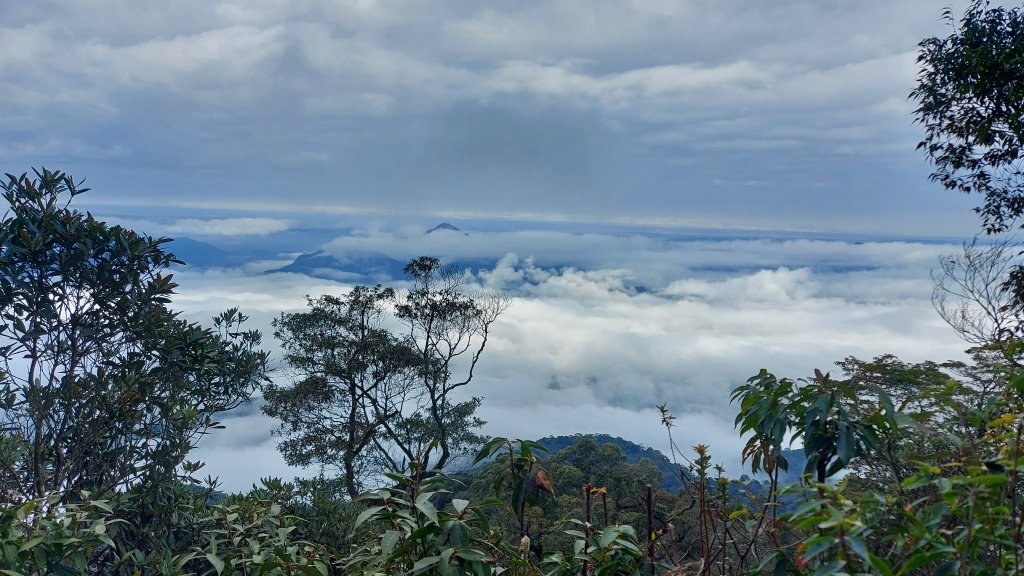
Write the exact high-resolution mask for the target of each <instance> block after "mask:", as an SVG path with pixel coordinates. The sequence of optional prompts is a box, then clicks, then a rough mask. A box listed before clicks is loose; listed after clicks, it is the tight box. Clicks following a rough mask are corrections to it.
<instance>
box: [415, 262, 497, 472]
mask: <svg viewBox="0 0 1024 576" xmlns="http://www.w3.org/2000/svg"><path fill="white" fill-rule="evenodd" d="M404 271H405V273H406V274H407V275H408V276H409V278H410V280H411V286H410V289H409V291H408V292H406V293H405V295H404V297H403V298H402V301H401V302H399V304H398V307H397V310H396V317H397V318H398V320H399V321H400V322H401V323H402V324H404V325H405V328H406V330H407V333H408V335H409V338H410V339H411V341H412V342H413V343H414V346H415V347H416V351H417V353H418V354H419V356H420V358H421V359H422V364H421V366H422V368H423V369H422V370H421V371H420V384H421V386H422V390H423V391H424V403H423V406H422V408H421V411H422V413H423V417H422V418H421V419H420V421H419V424H420V426H421V430H418V431H416V432H417V433H414V434H408V435H407V437H406V439H405V440H404V441H403V442H401V443H399V446H400V448H401V449H402V455H403V457H404V458H405V459H406V462H408V463H409V464H412V463H413V462H415V463H416V465H417V470H416V471H415V474H418V475H422V474H424V473H425V472H426V471H427V470H430V469H438V470H440V469H443V468H444V467H445V466H446V465H447V464H448V463H449V462H450V461H451V459H452V457H454V456H456V455H458V454H460V453H462V452H463V451H465V450H467V449H469V448H470V447H471V446H474V445H476V444H478V443H479V442H481V441H482V440H483V438H481V437H480V436H478V435H477V434H475V433H474V432H473V430H474V429H475V428H479V427H480V426H482V425H483V421H482V420H480V419H479V418H476V417H475V416H474V413H475V412H476V409H477V407H478V406H479V405H480V399H479V398H472V399H470V400H464V401H461V402H456V401H455V397H454V393H455V391H456V390H458V389H459V388H462V387H464V386H467V385H468V384H469V383H470V382H472V380H473V376H474V373H475V370H476V366H477V363H478V362H479V361H480V356H481V354H483V351H484V348H485V347H486V346H487V338H488V336H489V334H490V329H491V325H492V324H493V323H494V321H495V320H497V319H498V316H500V315H501V314H502V313H503V312H504V311H505V310H506V309H507V308H508V304H509V303H508V300H507V299H505V298H504V297H503V296H501V295H498V294H492V295H490V296H486V297H481V298H473V297H470V296H468V295H466V294H465V292H464V284H465V282H466V274H465V272H464V271H460V270H458V269H456V268H454V267H452V266H444V265H442V264H441V262H440V260H438V259H437V258H431V257H428V256H422V257H420V258H416V259H414V260H412V261H411V262H409V264H407V265H406V266H405V268H404Z"/></svg>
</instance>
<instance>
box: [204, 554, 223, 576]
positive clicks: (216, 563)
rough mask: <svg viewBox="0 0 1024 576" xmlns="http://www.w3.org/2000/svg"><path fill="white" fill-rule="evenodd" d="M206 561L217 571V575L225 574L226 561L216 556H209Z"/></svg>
mask: <svg viewBox="0 0 1024 576" xmlns="http://www.w3.org/2000/svg"><path fill="white" fill-rule="evenodd" d="M206 560H207V561H208V562H209V563H210V564H211V565H212V566H213V569H214V570H216V571H217V574H220V573H222V572H224V561H223V560H221V559H220V557H218V556H217V555H216V554H213V553H210V554H207V555H206Z"/></svg>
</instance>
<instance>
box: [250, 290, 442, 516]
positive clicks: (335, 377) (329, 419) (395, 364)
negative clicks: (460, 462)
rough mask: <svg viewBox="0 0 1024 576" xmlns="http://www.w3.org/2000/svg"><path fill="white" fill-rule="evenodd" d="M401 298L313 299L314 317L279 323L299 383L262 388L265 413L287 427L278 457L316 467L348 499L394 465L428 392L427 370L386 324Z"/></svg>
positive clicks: (382, 294)
mask: <svg viewBox="0 0 1024 576" xmlns="http://www.w3.org/2000/svg"><path fill="white" fill-rule="evenodd" d="M395 298H396V296H395V291H394V290H392V289H390V288H383V287H381V286H379V285H378V286H376V287H373V288H368V287H366V286H357V287H355V288H354V289H352V291H351V292H349V293H348V294H347V295H346V296H344V297H342V298H338V297H335V296H330V295H324V296H321V297H320V298H317V299H312V298H309V299H308V302H309V310H308V311H306V312H296V313H290V314H282V315H281V316H280V317H279V318H277V319H276V320H275V321H274V327H275V328H276V331H275V332H274V335H275V336H276V337H277V338H278V339H280V340H281V343H282V346H283V348H284V351H285V356H284V360H285V362H287V364H288V366H289V368H290V369H291V370H292V372H293V373H295V375H296V378H295V380H294V381H293V383H292V384H291V385H289V386H279V385H276V384H270V385H268V386H266V387H265V388H264V391H263V397H264V399H265V401H266V402H265V404H264V406H263V412H264V413H266V414H267V415H268V416H271V417H273V418H277V419H279V420H281V421H282V422H281V425H280V427H279V428H278V429H277V430H276V431H275V434H276V435H278V436H281V437H282V438H283V440H282V441H281V442H280V443H279V444H278V450H280V452H281V454H282V455H283V456H284V457H285V461H286V462H288V463H289V464H291V465H293V466H309V465H311V464H317V465H319V466H320V468H321V470H322V471H323V470H325V469H331V470H332V471H333V472H335V473H337V474H339V475H340V478H341V480H342V481H343V483H344V486H345V491H346V493H347V494H348V496H349V498H355V497H356V496H358V495H359V493H361V492H362V490H363V488H364V486H365V485H366V483H367V482H369V481H372V480H373V478H374V476H375V475H378V474H379V473H380V472H381V469H383V470H387V471H395V470H393V468H395V467H396V466H397V465H396V464H394V463H389V459H390V457H391V452H392V451H393V449H394V446H395V443H396V442H399V441H400V438H401V436H402V434H404V433H405V432H406V430H407V429H408V428H409V427H410V424H409V423H408V422H407V418H414V417H415V414H412V415H410V414H406V413H403V408H404V407H405V406H408V405H410V404H414V403H415V402H416V401H417V399H418V397H420V396H422V394H423V392H422V390H420V389H419V388H418V387H417V386H416V384H417V381H418V375H419V372H420V371H421V370H424V368H423V366H421V363H420V356H419V355H418V354H417V353H416V349H415V348H413V346H412V345H411V343H410V342H409V341H408V339H403V338H400V337H398V336H396V335H394V334H393V333H392V332H391V331H390V330H388V329H387V328H386V327H385V326H384V325H383V322H384V321H385V319H386V316H387V310H388V308H389V307H390V306H393V305H394V303H395Z"/></svg>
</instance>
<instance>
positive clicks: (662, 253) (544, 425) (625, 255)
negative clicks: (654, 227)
mask: <svg viewBox="0 0 1024 576" xmlns="http://www.w3.org/2000/svg"><path fill="white" fill-rule="evenodd" d="M403 234H407V235H408V236H411V235H412V232H408V233H401V232H395V231H394V230H389V229H387V228H383V227H376V228H374V229H372V230H364V231H363V236H362V238H360V237H354V238H348V237H344V238H341V239H338V240H337V241H336V242H335V245H334V246H335V248H338V247H339V246H341V245H345V242H353V243H354V244H352V246H369V244H362V241H363V240H364V239H374V240H377V241H380V246H381V248H382V249H395V250H397V249H398V248H397V247H398V246H400V245H401V244H402V242H403V241H405V242H408V241H409V240H408V237H407V236H404V235H403ZM433 236H435V235H434V234H432V235H430V236H428V237H426V238H425V239H423V242H426V243H427V245H423V243H422V242H421V243H419V244H416V246H415V248H416V249H435V248H442V247H444V248H447V249H449V251H450V252H451V253H452V254H463V255H465V254H471V255H482V254H494V253H495V251H496V250H498V247H499V246H500V245H502V244H504V245H506V246H507V247H509V248H513V249H517V250H520V249H523V248H524V247H533V248H535V249H538V248H541V247H547V248H548V249H549V250H550V251H553V252H554V253H553V254H549V255H547V256H545V257H546V258H548V259H550V260H556V259H559V258H563V257H566V258H568V257H571V256H573V255H575V257H576V259H577V261H578V262H579V263H580V264H579V265H578V266H576V267H562V268H558V269H545V268H542V267H540V266H538V262H539V261H540V258H535V259H531V258H528V257H525V256H523V257H520V256H517V255H515V254H514V253H513V254H510V255H506V256H504V257H502V258H501V259H500V261H499V262H498V263H497V265H496V266H495V267H494V268H493V270H490V271H486V272H482V273H481V274H480V275H479V277H478V280H479V282H480V284H481V286H484V287H492V288H503V289H505V290H507V291H508V292H509V293H510V294H511V295H512V297H513V301H512V306H511V307H510V308H509V310H508V311H507V312H506V313H505V314H504V315H503V316H502V317H501V318H500V319H499V321H498V322H497V323H496V324H495V326H494V330H493V333H492V337H491V339H490V341H489V343H488V348H487V351H486V352H485V354H484V358H483V360H482V363H481V365H480V366H479V367H478V376H477V380H476V381H475V383H474V384H473V386H472V389H471V390H468V391H467V393H471V394H473V395H479V396H483V397H484V402H483V406H482V408H481V415H482V416H483V417H484V418H485V419H487V420H488V421H490V424H489V425H488V427H487V428H486V429H485V432H486V433H488V434H499V435H506V436H515V437H531V438H537V437H541V436H547V435H554V434H570V433H575V432H604V433H610V434H616V435H619V436H623V437H625V438H629V439H632V440H634V441H638V442H641V443H644V444H648V445H651V446H654V447H656V448H659V449H662V450H665V451H667V446H666V440H665V434H664V431H663V429H662V428H661V426H660V420H659V418H658V415H657V412H656V410H655V406H657V405H658V404H666V403H667V404H668V405H669V407H670V409H671V410H672V411H673V412H674V413H675V414H676V415H677V416H678V418H679V420H678V421H677V428H676V429H675V430H674V434H675V435H676V439H677V442H678V443H679V445H680V446H681V447H683V448H684V449H688V448H689V447H690V446H692V445H693V444H696V443H701V442H703V443H709V444H711V445H712V447H713V453H714V455H715V458H716V462H722V463H723V464H726V465H728V466H730V467H731V470H732V471H733V472H735V473H738V472H739V468H738V462H739V460H738V447H739V444H740V440H739V439H738V438H737V437H736V436H735V434H734V432H733V431H732V418H733V416H734V410H735V407H733V406H730V405H729V403H728V396H729V391H730V390H731V389H732V388H733V387H735V386H736V385H738V384H740V383H741V382H743V381H744V380H745V379H746V378H748V377H750V376H752V375H754V374H756V373H757V371H758V370H760V369H761V368H767V369H769V370H771V371H773V372H775V373H776V374H778V375H779V376H788V377H794V378H796V377H804V376H808V375H810V374H812V373H813V370H814V369H815V368H819V369H821V370H822V371H826V372H827V371H830V370H831V369H832V368H834V367H833V365H832V363H833V362H835V361H837V360H841V359H843V358H844V357H846V356H849V355H854V356H858V357H860V358H871V357H874V356H877V355H881V354H886V353H893V354H896V355H897V356H899V357H901V358H903V359H905V360H907V361H912V362H915V361H923V360H929V359H930V360H946V359H951V358H961V357H962V349H963V348H964V345H963V343H961V342H960V341H959V340H958V339H957V338H956V337H955V335H954V334H953V332H952V331H951V330H950V329H949V328H948V327H946V326H945V324H943V323H942V321H941V319H939V318H938V316H937V315H936V314H935V313H934V311H933V310H932V307H931V302H930V298H929V297H930V293H931V280H930V278H929V274H928V273H929V270H930V269H931V268H932V267H933V266H934V265H935V263H936V259H937V257H938V255H940V254H946V253H951V252H953V251H955V250H956V249H957V248H958V247H957V246H956V245H953V244H921V243H906V242H868V243H862V244H859V243H851V242H846V241H812V240H782V241H769V240H728V241H712V240H709V239H704V240H692V241H689V242H667V241H665V240H664V239H657V238H652V237H641V236H636V237H616V236H609V235H602V234H591V235H586V236H577V235H569V234H558V233H543V234H536V235H535V234H531V233H509V234H500V233H495V235H494V236H488V235H482V236H480V235H477V234H473V235H471V237H470V240H469V241H468V242H463V240H465V238H466V237H464V236H462V235H460V234H452V235H451V238H450V239H449V240H450V242H451V243H446V242H449V241H444V242H442V240H433V239H430V238H431V237H433ZM456 237H458V238H456ZM389 238H390V240H389ZM403 239H404V240H403ZM389 242H393V243H389ZM435 242H436V244H435ZM456 248H458V250H457V249H456ZM521 252H522V254H528V253H529V252H527V251H526V250H522V251H521ZM496 259H497V257H496ZM638 279H650V280H651V282H652V283H651V286H650V289H649V290H647V291H637V290H635V289H632V288H630V286H631V285H632V284H634V283H635V282H636V281H637V280H638ZM178 281H179V282H180V283H181V285H182V288H181V295H180V296H181V297H179V298H177V299H176V300H175V302H176V305H177V306H179V307H181V308H182V309H184V310H186V311H187V312H188V313H189V315H190V316H196V317H204V316H208V315H210V314H213V313H214V312H216V311H217V310H218V309H220V308H223V307H226V306H229V305H230V306H240V307H241V308H242V310H243V311H250V312H253V320H254V321H255V323H256V324H257V325H261V326H263V327H264V330H268V328H267V327H268V326H269V322H270V319H271V318H272V317H273V316H275V315H276V314H277V312H278V311H293V310H300V309H302V307H303V306H304V299H303V295H305V294H313V295H316V294H319V293H320V292H321V291H331V292H334V293H339V292H341V291H344V290H345V287H344V286H343V285H340V284H336V283H332V282H329V281H324V280H311V279H309V278H308V277H305V276H300V275H292V274H269V275H267V274H259V275H254V274H253V273H251V272H243V271H230V270H227V271H223V270H222V271H205V272H202V273H195V272H188V271H186V272H185V273H182V274H180V275H178ZM268 344H271V345H272V346H276V344H274V343H268ZM275 356H276V357H279V354H277V353H276V352H275ZM226 424H227V425H228V427H229V429H231V428H233V427H242V428H244V430H242V431H240V432H238V434H240V436H239V437H240V438H248V439H249V440H245V441H247V442H253V443H254V444H257V445H258V446H259V447H260V448H259V450H267V451H269V450H270V444H268V443H267V442H266V439H267V438H269V429H270V426H271V425H272V423H271V422H269V421H266V420H261V419H259V418H250V417H246V419H244V420H239V421H235V420H234V419H232V418H228V419H227V420H226ZM261 425H262V426H263V427H264V428H263V430H259V429H258V427H259V426H261ZM230 434H233V433H230ZM261 434H262V436H261ZM260 438H263V440H260ZM225 442H226V441H225ZM228 449H229V448H228V447H226V446H222V445H216V444H207V445H205V446H204V450H205V452H204V453H203V454H204V456H205V458H206V459H207V460H208V461H210V463H211V464H210V472H212V473H216V474H220V475H221V476H222V477H223V478H224V480H225V482H226V484H227V485H228V486H229V487H244V486H243V484H244V483H245V482H251V481H252V478H253V476H252V471H251V470H249V471H246V474H244V475H243V474H241V473H239V472H237V471H235V470H232V469H230V468H226V467H222V466H220V465H219V464H218V462H219V461H220V458H219V456H218V454H219V453H220V452H221V451H224V450H228ZM253 454H255V452H253ZM275 461H276V460H274V458H272V457H268V465H267V466H268V468H267V470H268V473H269V472H274V473H281V470H280V469H278V468H275V467H274V466H273V465H271V464H272V463H273V462H275ZM296 473H297V472H296ZM286 476H287V474H286Z"/></svg>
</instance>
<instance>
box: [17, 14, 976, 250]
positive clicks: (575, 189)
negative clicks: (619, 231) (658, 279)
mask: <svg viewBox="0 0 1024 576" xmlns="http://www.w3.org/2000/svg"><path fill="white" fill-rule="evenodd" d="M963 4H964V2H962V1H961V2H955V3H953V7H952V9H953V12H954V13H959V10H960V8H961V7H962V5H963ZM945 6H946V3H944V2H921V1H920V0H884V1H883V0H868V1H863V2H857V3H852V2H846V3H844V2H818V1H814V0H799V1H793V2H781V3H763V2H762V3H751V2H741V1H739V0H729V1H720V2H713V3H709V2H703V3H698V2H682V1H662V0H642V1H640V0H636V1H627V0H609V1H604V2H596V3H595V2H592V1H583V0H556V1H551V2H512V3H508V2H506V3H494V2H488V3H481V2H469V1H453V2H445V3H443V4H440V5H438V4H435V3H423V2H411V1H395V2H372V1H359V2H336V1H328V0H309V1H304V2H277V1H269V0H253V1H249V0H247V1H245V2H240V1H237V0H201V1H198V0H187V1H182V2H169V3H164V4H160V5H153V4H147V5H145V7H142V5H140V4H138V3H136V2H132V1H129V0H92V1H90V2H83V1H81V0H50V1H47V2H4V3H2V4H0V70H2V71H3V72H4V74H5V75H6V77H8V78H17V79H18V81H17V82H11V83H10V84H9V85H8V86H7V87H6V91H5V93H4V98H3V99H2V100H0V114H2V116H3V118H5V119H7V121H6V122H4V123H3V125H2V126H0V156H2V157H3V158H4V159H5V161H6V162H7V163H8V164H7V165H6V166H5V170H8V171H12V172H14V171H21V170H27V169H28V168H29V167H30V166H33V165H38V164H39V163H40V162H42V163H44V164H46V165H47V166H49V167H50V168H55V167H60V168H62V169H65V170H69V171H71V172H72V173H73V174H75V175H77V176H79V177H81V176H88V177H89V179H90V181H91V182H92V183H93V184H94V185H96V186H97V190H98V191H99V194H102V195H103V197H104V198H105V199H107V200H109V201H111V202H113V203H119V202H120V203H133V204H143V205H149V206H161V207H165V206H168V205H174V204H191V205H201V206H204V207H206V208H213V207H231V208H237V207H239V206H244V207H247V208H257V207H263V208H268V209H276V210H296V211H304V212H309V213H317V212H322V211H341V212H344V211H348V210H352V209H358V210H385V211H388V212H389V213H395V212H405V213H433V214H457V213H458V214H477V215H485V216H495V215H499V214H509V213H519V214H521V215H524V216H527V217H529V216H531V215H532V216H537V215H561V216H578V217H592V218H605V219H619V220H626V221H628V220H638V221H644V222H647V223H652V222H662V223H666V224H673V225H680V224H686V225H700V224H702V223H703V224H707V223H729V224H736V225H759V226H796V227H802V228H830V229H837V228H842V229H846V230H871V231H875V232H881V231H889V232H892V231H897V230H909V231H911V232H912V233H929V231H931V230H934V229H935V228H936V227H941V228H944V229H948V228H950V227H951V226H955V227H957V229H958V230H960V231H967V230H969V229H970V226H973V220H972V219H971V216H970V215H969V214H968V213H967V211H966V210H967V208H969V207H970V206H972V205H973V202H972V200H971V199H967V198H963V197H961V196H959V195H955V194H941V193H937V192H936V191H935V190H934V188H933V187H932V186H931V185H930V184H929V183H928V181H927V179H926V174H927V167H926V165H925V163H924V161H923V158H922V156H921V155H920V154H919V153H918V152H917V151H916V150H915V144H916V143H917V141H918V140H919V139H920V132H919V129H918V127H916V126H914V125H913V124H912V121H911V116H912V110H913V109H914V104H913V102H911V101H908V100H907V95H908V94H909V92H910V91H911V89H912V88H913V86H914V77H915V74H916V72H917V67H916V65H915V63H914V58H915V52H916V49H917V43H918V42H919V41H920V40H921V39H923V38H926V37H928V36H935V35H940V36H941V35H945V34H947V33H948V32H950V29H949V28H948V27H947V26H946V25H945V23H944V22H943V21H942V20H941V18H940V16H941V14H942V11H943V9H944V8H945ZM909 214H912V215H914V217H913V218H908V215H909Z"/></svg>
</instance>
